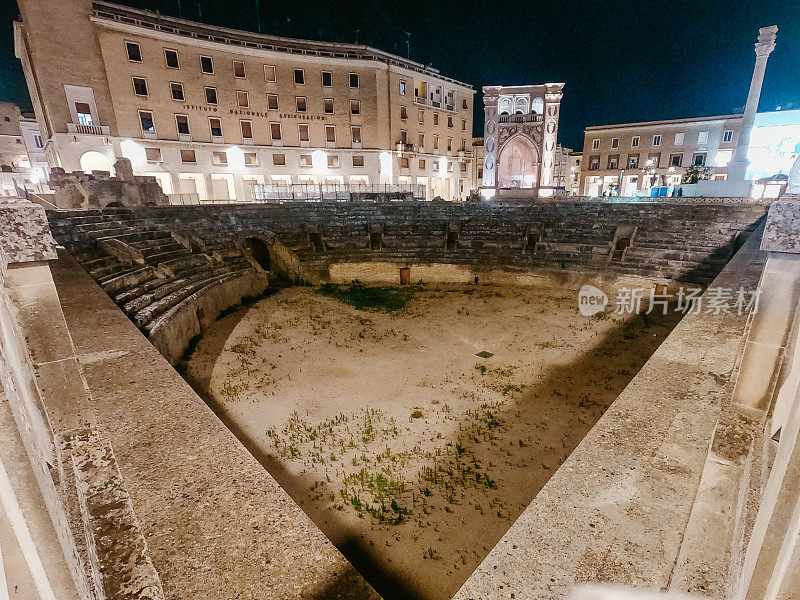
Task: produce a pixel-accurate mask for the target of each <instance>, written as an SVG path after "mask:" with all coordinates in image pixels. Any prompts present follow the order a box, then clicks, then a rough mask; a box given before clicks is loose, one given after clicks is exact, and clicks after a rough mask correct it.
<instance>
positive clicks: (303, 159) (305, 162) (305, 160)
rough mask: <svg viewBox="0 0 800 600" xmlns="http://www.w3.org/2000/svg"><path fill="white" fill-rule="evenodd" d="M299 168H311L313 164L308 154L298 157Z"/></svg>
mask: <svg viewBox="0 0 800 600" xmlns="http://www.w3.org/2000/svg"><path fill="white" fill-rule="evenodd" d="M300 166H301V167H313V166H314V162H313V160H312V159H311V155H310V154H301V155H300Z"/></svg>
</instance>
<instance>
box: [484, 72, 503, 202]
mask: <svg viewBox="0 0 800 600" xmlns="http://www.w3.org/2000/svg"><path fill="white" fill-rule="evenodd" d="M499 99H500V94H499V88H496V87H494V88H490V87H484V88H483V102H484V106H485V108H484V114H485V117H484V127H483V182H482V185H481V189H482V190H484V192H483V195H484V198H488V197H494V196H495V194H496V193H497V134H498V115H497V102H498V100H499Z"/></svg>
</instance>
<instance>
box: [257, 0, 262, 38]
mask: <svg viewBox="0 0 800 600" xmlns="http://www.w3.org/2000/svg"><path fill="white" fill-rule="evenodd" d="M256 23H257V24H258V33H261V11H260V10H259V9H258V0H256Z"/></svg>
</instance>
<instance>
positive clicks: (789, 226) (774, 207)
mask: <svg viewBox="0 0 800 600" xmlns="http://www.w3.org/2000/svg"><path fill="white" fill-rule="evenodd" d="M761 249H762V250H766V251H768V252H791V253H794V254H800V201H798V200H786V199H780V200H777V201H775V202H773V203H772V204H771V205H770V207H769V212H768V214H767V224H766V227H765V229H764V238H763V239H762V241H761Z"/></svg>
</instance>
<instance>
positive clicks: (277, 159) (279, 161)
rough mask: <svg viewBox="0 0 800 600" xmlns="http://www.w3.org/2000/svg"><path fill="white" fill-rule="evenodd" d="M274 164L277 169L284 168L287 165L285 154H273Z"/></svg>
mask: <svg viewBox="0 0 800 600" xmlns="http://www.w3.org/2000/svg"><path fill="white" fill-rule="evenodd" d="M272 164H273V165H275V166H276V167H283V166H284V165H286V155H285V154H273V155H272Z"/></svg>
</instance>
